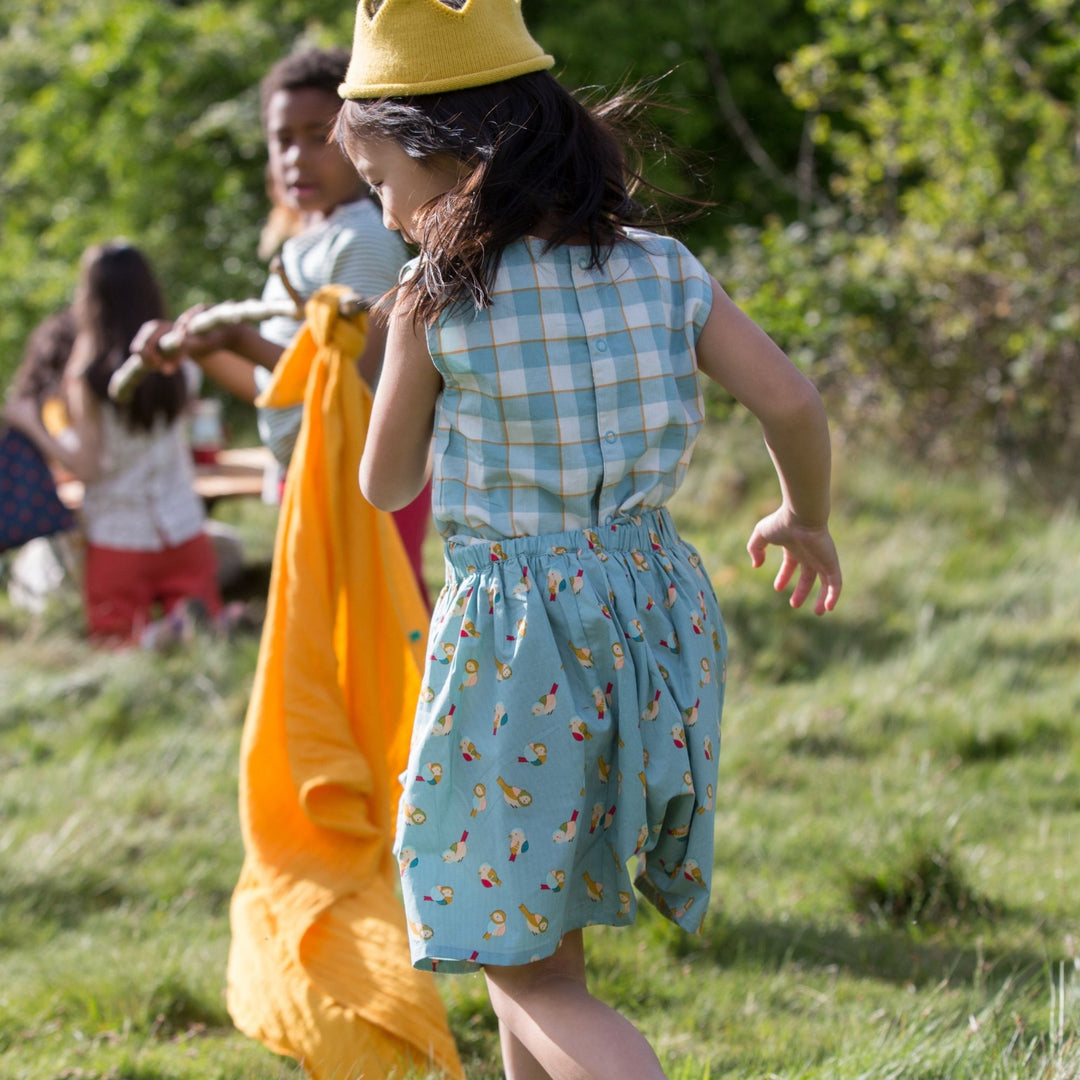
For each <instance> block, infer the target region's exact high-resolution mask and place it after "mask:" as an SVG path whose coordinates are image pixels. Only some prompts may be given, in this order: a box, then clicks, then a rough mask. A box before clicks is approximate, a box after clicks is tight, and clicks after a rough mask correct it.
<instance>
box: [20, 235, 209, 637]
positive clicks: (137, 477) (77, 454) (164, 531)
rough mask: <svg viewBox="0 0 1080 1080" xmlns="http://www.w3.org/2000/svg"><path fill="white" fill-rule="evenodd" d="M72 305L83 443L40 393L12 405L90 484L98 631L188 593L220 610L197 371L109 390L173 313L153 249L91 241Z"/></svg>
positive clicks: (69, 387)
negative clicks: (133, 346) (195, 399)
mask: <svg viewBox="0 0 1080 1080" xmlns="http://www.w3.org/2000/svg"><path fill="white" fill-rule="evenodd" d="M73 310H74V316H75V323H76V337H75V341H74V345H73V347H72V352H71V357H70V360H69V361H68V364H67V367H66V369H65V372H64V378H63V387H64V399H65V404H66V406H67V411H68V415H69V418H70V422H71V430H72V433H73V435H74V439H72V440H68V439H65V440H59V439H57V438H55V437H54V436H53V435H52V434H50V433H49V431H48V430H46V428H45V426H44V424H43V423H42V420H41V413H40V408H39V406H38V404H37V402H36V401H35V400H34V399H33V397H30V396H27V397H23V398H20V399H18V400H17V401H13V402H12V403H11V404H9V406H8V408H7V409H6V411H5V416H6V418H7V419H8V421H9V422H10V423H12V424H13V425H14V426H16V427H19V428H20V429H21V430H22V431H23V432H25V433H26V435H28V436H29V437H30V438H31V439H33V440H34V442H35V443H36V444H37V445H38V447H39V448H40V449H41V451H42V453H44V454H45V455H46V456H47V457H51V458H53V459H54V460H56V461H58V462H59V463H60V464H61V465H63V466H64V467H65V468H67V469H68V470H70V472H72V473H73V474H74V475H75V476H76V477H77V478H78V479H80V480H81V481H82V482H83V485H84V494H83V506H82V521H83V528H84V531H85V534H86V569H85V575H84V593H85V596H84V599H85V605H86V619H87V626H88V629H89V632H90V634H91V636H92V637H94V638H97V639H110V640H113V641H129V640H132V639H137V638H138V637H139V636H140V634H141V632H142V631H143V630H144V629H145V628H146V627H147V626H148V625H149V624H150V622H151V621H152V619H153V617H154V615H155V614H157V612H158V609H159V608H160V611H161V612H162V613H163V614H166V615H167V614H169V613H170V612H172V611H173V610H174V609H175V608H176V606H177V605H178V604H180V603H181V601H197V603H198V605H199V606H200V608H201V610H202V611H204V612H205V614H206V615H208V616H210V617H214V616H216V615H217V614H218V613H219V612H220V610H221V597H220V594H219V591H218V586H217V580H216V565H215V558H214V552H213V548H212V546H211V543H210V540H209V538H208V537H207V536H206V535H205V533H204V532H203V525H204V522H205V519H206V514H205V510H204V507H203V504H202V500H201V499H200V498H199V496H198V495H197V494H196V493H195V491H194V489H193V487H192V479H193V470H192V464H191V451H190V448H189V446H188V443H187V438H186V434H185V431H184V425H183V419H184V416H185V408H186V406H187V404H188V401H189V397H190V394H191V390H190V387H189V385H188V375H187V373H186V372H184V371H178V372H175V373H174V374H171V375H166V374H163V373H160V372H155V373H153V374H151V375H149V376H148V377H147V378H146V379H145V380H144V381H143V382H142V383H141V384H140V386H139V387H138V389H137V390H136V391H135V393H134V395H133V396H132V398H131V400H130V401H129V402H127V403H126V404H124V405H118V404H117V403H116V402H114V401H112V400H111V399H110V397H109V393H108V386H109V380H110V379H111V378H112V375H113V373H114V372H115V371H116V369H117V368H118V367H119V366H120V365H121V364H122V363H123V362H124V361H125V360H126V359H127V356H128V350H129V346H130V343H131V340H132V338H133V337H134V335H135V333H136V331H137V330H138V329H139V327H140V326H141V325H142V324H143V323H144V322H146V321H147V320H150V319H160V318H162V317H163V316H164V314H165V304H164V301H163V299H162V295H161V290H160V288H159V286H158V283H157V280H156V278H155V276H154V272H153V269H152V268H151V266H150V263H149V262H148V261H147V259H146V256H145V255H143V253H142V252H140V251H139V250H138V249H137V248H135V247H132V246H131V245H130V244H128V243H125V242H123V241H112V242H109V243H105V244H100V245H98V246H95V247H92V248H89V249H88V250H87V251H86V252H85V253H84V255H83V258H82V262H81V266H80V277H79V283H78V287H77V289H76V294H75V301H74V304H73Z"/></svg>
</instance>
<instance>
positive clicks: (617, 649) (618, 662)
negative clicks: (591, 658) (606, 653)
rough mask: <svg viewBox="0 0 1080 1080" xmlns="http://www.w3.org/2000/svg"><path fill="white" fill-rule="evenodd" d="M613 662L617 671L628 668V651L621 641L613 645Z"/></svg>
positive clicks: (614, 642)
mask: <svg viewBox="0 0 1080 1080" xmlns="http://www.w3.org/2000/svg"><path fill="white" fill-rule="evenodd" d="M611 662H612V665H613V666H614V668H615V670H616V671H622V669H623V668H624V667H625V666H626V651H625V650H624V649H623V647H622V642H621V641H613V642H612V643H611Z"/></svg>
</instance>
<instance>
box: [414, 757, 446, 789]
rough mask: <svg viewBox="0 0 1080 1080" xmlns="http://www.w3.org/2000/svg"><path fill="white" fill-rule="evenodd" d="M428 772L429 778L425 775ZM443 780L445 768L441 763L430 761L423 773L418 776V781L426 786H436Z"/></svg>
mask: <svg viewBox="0 0 1080 1080" xmlns="http://www.w3.org/2000/svg"><path fill="white" fill-rule="evenodd" d="M425 771H426V772H427V776H424V775H423V773H424V772H425ZM442 778H443V767H442V762H440V761H429V762H428V763H427V764H426V765H425V766H424V768H423V770H421V773H420V774H418V775H417V777H416V779H417V780H419V781H421V782H422V783H425V784H432V785H435V784H437V783H439V781H440V780H442Z"/></svg>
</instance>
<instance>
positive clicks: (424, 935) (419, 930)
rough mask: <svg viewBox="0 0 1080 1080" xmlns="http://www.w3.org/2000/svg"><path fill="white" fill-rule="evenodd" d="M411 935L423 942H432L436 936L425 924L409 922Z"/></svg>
mask: <svg viewBox="0 0 1080 1080" xmlns="http://www.w3.org/2000/svg"><path fill="white" fill-rule="evenodd" d="M409 933H410V934H412V936H413V937H417V938H420V940H421V941H430V940H431V939H432V938H433V937H434V936H435V931H434V930H432V929H431V927H430V926H427V925H426V924H425V923H418V922H412V921H410V922H409Z"/></svg>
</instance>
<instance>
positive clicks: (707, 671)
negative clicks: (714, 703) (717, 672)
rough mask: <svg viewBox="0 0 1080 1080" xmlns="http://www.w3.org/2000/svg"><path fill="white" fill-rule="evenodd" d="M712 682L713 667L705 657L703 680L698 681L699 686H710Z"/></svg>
mask: <svg viewBox="0 0 1080 1080" xmlns="http://www.w3.org/2000/svg"><path fill="white" fill-rule="evenodd" d="M711 682H712V667H711V665H710V664H709V660H708V657H705V656H703V657H702V658H701V678H700V679H699V680H698V686H708V685H709V683H711Z"/></svg>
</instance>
